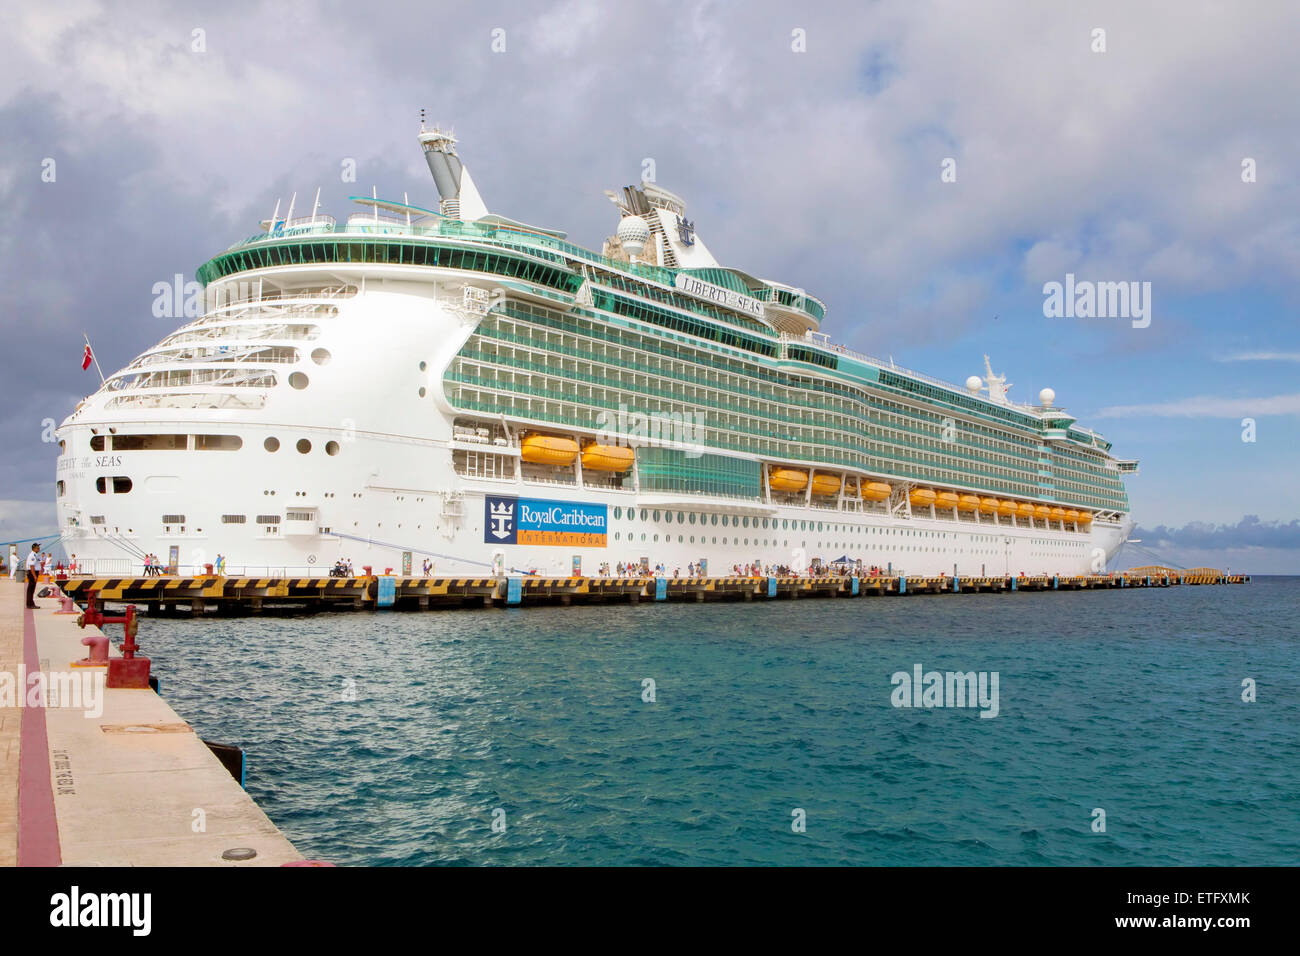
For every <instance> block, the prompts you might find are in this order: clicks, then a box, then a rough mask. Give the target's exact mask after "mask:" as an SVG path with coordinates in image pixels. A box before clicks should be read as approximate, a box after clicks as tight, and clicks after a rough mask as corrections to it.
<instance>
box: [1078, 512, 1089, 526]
mask: <svg viewBox="0 0 1300 956" xmlns="http://www.w3.org/2000/svg"><path fill="white" fill-rule="evenodd" d="M1079 524H1092V515H1091V514H1089V513H1088V512H1087V511H1080V512H1079Z"/></svg>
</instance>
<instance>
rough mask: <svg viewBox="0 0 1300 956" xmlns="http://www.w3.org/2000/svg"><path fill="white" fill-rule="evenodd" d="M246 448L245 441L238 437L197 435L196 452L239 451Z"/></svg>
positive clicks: (195, 441)
mask: <svg viewBox="0 0 1300 956" xmlns="http://www.w3.org/2000/svg"><path fill="white" fill-rule="evenodd" d="M243 447H244V439H242V438H240V437H239V436H238V435H195V436H194V450H195V451H238V450H239V449H241V448H243Z"/></svg>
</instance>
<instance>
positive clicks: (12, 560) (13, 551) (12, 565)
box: [9, 544, 22, 581]
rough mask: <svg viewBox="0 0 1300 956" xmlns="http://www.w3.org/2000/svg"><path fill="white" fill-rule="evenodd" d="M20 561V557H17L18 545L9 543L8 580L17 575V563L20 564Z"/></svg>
mask: <svg viewBox="0 0 1300 956" xmlns="http://www.w3.org/2000/svg"><path fill="white" fill-rule="evenodd" d="M21 563H22V559H21V558H19V557H18V545H16V544H11V545H9V580H10V581H12V580H13V579H14V578H15V577H17V576H18V565H20V564H21Z"/></svg>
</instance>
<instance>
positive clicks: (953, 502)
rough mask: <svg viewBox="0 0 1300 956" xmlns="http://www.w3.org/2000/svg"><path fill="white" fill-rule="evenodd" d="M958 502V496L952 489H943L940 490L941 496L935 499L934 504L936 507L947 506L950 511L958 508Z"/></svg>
mask: <svg viewBox="0 0 1300 956" xmlns="http://www.w3.org/2000/svg"><path fill="white" fill-rule="evenodd" d="M957 504H958V501H957V496H956V495H955V494H953V493H952V492H951V491H941V492H939V497H937V498H935V499H934V506H935V507H936V508H946V509H947V510H949V511H952V510H953V509H954V508H956V507H957Z"/></svg>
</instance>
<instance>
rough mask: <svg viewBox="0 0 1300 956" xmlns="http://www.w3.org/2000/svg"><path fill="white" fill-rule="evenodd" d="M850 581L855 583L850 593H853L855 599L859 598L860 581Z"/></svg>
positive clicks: (852, 579)
mask: <svg viewBox="0 0 1300 956" xmlns="http://www.w3.org/2000/svg"><path fill="white" fill-rule="evenodd" d="M849 580H850V581H852V582H853V583H852V584H851V585H850V587H851V588H852V590H851V592H850V593H851V594H852V595H853V596H854V597H857V596H858V579H857V578H850V579H849Z"/></svg>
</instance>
